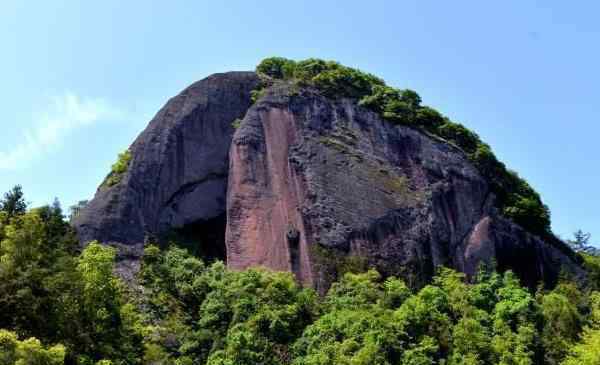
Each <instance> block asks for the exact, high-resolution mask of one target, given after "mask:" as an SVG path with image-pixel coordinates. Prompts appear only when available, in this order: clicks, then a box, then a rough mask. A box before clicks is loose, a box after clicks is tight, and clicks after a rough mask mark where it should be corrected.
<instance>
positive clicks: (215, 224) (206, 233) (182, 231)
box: [160, 213, 227, 262]
mask: <svg viewBox="0 0 600 365" xmlns="http://www.w3.org/2000/svg"><path fill="white" fill-rule="evenodd" d="M226 227H227V216H226V214H225V213H223V214H221V215H219V216H218V217H215V218H212V219H208V220H199V221H196V222H194V223H191V224H188V225H185V226H183V227H182V228H173V229H172V230H171V231H170V232H169V233H167V234H165V235H164V236H163V237H161V239H160V245H161V246H162V247H163V248H164V247H166V246H168V245H171V244H174V245H176V246H179V247H182V248H185V249H187V250H188V251H189V252H190V253H191V254H192V255H194V256H196V257H199V258H201V259H203V260H204V261H205V262H213V261H223V262H225V261H226V258H227V250H226V248H225V229H226Z"/></svg>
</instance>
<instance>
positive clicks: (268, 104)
mask: <svg viewBox="0 0 600 365" xmlns="http://www.w3.org/2000/svg"><path fill="white" fill-rule="evenodd" d="M493 199H494V197H493V195H492V194H491V193H490V191H489V187H488V185H487V183H486V181H485V180H484V179H483V178H482V177H481V175H480V174H479V173H478V171H477V170H476V169H475V168H474V167H473V166H472V165H471V163H470V162H469V161H468V160H467V159H466V157H465V156H464V154H463V153H462V152H461V151H460V150H458V149H457V148H455V147H453V146H451V145H449V144H448V143H446V142H443V141H440V140H436V139H435V138H434V137H431V136H426V135H424V134H422V133H421V132H417V131H415V130H413V129H410V128H407V127H403V126H393V125H391V124H389V123H387V122H384V121H382V120H381V119H380V118H379V117H378V116H377V115H376V114H374V113H372V112H370V111H368V110H366V109H364V108H361V107H359V106H358V105H357V104H356V102H354V101H351V100H332V99H329V98H325V97H322V96H319V95H318V94H316V93H313V92H310V91H307V90H303V91H300V92H299V91H298V90H295V89H294V88H293V87H291V88H290V89H286V87H285V86H283V87H280V88H279V89H275V90H273V89H272V90H270V92H268V93H267V95H266V96H265V97H263V98H262V99H261V100H259V102H258V103H257V104H255V105H254V106H253V107H252V108H251V109H250V110H249V111H248V113H247V114H246V117H245V118H244V120H243V122H242V124H241V128H239V129H238V131H237V132H236V134H235V136H234V139H233V144H232V147H231V152H230V170H229V188H228V196H227V218H228V225H227V234H226V242H227V250H228V251H227V259H228V265H229V266H230V267H232V268H236V269H242V268H247V267H250V266H255V265H262V266H266V267H270V268H274V269H277V270H291V271H293V272H294V273H295V274H296V275H297V277H298V278H299V279H300V280H301V281H303V282H305V283H307V284H310V285H313V286H315V287H317V288H318V289H320V290H324V289H325V288H326V287H327V286H328V284H329V283H330V282H331V281H332V280H333V279H334V278H335V276H336V275H338V274H339V273H340V272H342V271H344V270H346V269H352V268H355V269H356V268H358V269H360V268H367V267H376V268H378V269H379V270H380V271H381V272H383V273H384V274H387V275H402V276H404V277H406V278H408V279H409V280H414V281H415V283H416V284H420V283H422V282H424V281H425V280H426V279H428V278H429V277H430V276H431V275H432V274H433V273H434V270H435V267H436V266H439V265H447V266H451V267H454V268H456V269H459V270H461V271H464V272H466V273H468V274H474V273H475V271H476V270H477V268H478V265H479V263H480V262H481V261H484V262H491V261H492V260H495V261H496V262H497V264H498V266H499V267H500V268H502V269H506V268H512V269H514V270H515V271H516V272H517V273H519V274H520V276H521V277H522V279H523V280H524V281H525V282H526V283H527V284H530V285H535V284H536V283H537V282H538V281H539V280H546V281H548V282H552V281H554V280H555V279H556V277H557V275H558V273H559V271H560V270H561V268H562V267H564V268H566V269H567V270H571V271H572V272H573V273H574V274H576V275H581V274H582V273H581V270H580V269H579V267H578V265H577V264H576V263H575V262H574V261H573V258H572V257H570V256H569V255H568V254H565V253H564V252H563V251H561V250H560V249H558V248H555V247H554V246H552V245H550V244H547V243H544V242H542V241H541V240H539V239H538V238H536V237H534V236H532V235H530V234H528V233H526V232H524V231H523V230H522V229H520V228H519V227H518V226H516V225H514V224H512V223H511V222H509V221H507V220H505V219H503V218H501V217H499V216H498V214H497V213H496V211H495V209H494V208H493ZM357 266H358V267H357Z"/></svg>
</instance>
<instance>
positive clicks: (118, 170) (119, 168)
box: [105, 150, 131, 186]
mask: <svg viewBox="0 0 600 365" xmlns="http://www.w3.org/2000/svg"><path fill="white" fill-rule="evenodd" d="M130 161H131V152H130V151H129V150H127V151H125V152H122V153H119V157H118V159H117V162H115V163H114V164H113V165H112V167H111V170H110V174H109V175H108V177H107V178H106V181H105V184H106V185H107V186H114V185H116V184H118V183H119V182H120V181H121V178H122V177H123V174H124V173H125V172H127V169H128V168H129V162H130Z"/></svg>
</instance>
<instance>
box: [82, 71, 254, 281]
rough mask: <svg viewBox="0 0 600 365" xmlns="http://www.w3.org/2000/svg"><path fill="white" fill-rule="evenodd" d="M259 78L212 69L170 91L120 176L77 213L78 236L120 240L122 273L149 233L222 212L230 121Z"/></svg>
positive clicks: (115, 242) (239, 114)
mask: <svg viewBox="0 0 600 365" xmlns="http://www.w3.org/2000/svg"><path fill="white" fill-rule="evenodd" d="M257 84H258V78H257V76H256V75H255V74H254V73H253V72H230V73H224V74H215V75H212V76H210V77H208V78H206V79H204V80H201V81H199V82H196V83H194V84H193V85H191V86H190V87H188V88H186V89H185V90H184V91H182V92H181V93H180V94H179V95H177V96H176V97H174V98H172V99H171V100H170V101H169V102H168V103H167V104H166V105H165V106H164V107H163V108H162V109H161V110H160V111H159V112H158V114H157V115H156V116H155V117H154V119H152V121H151V122H150V124H149V125H148V127H147V128H146V130H145V131H144V132H143V133H142V134H141V135H140V136H139V137H138V138H137V139H136V140H135V142H134V143H133V144H132V145H131V147H130V151H131V155H132V160H131V162H130V164H129V168H128V170H127V172H126V173H125V174H124V175H123V176H122V177H121V180H120V182H119V183H118V184H116V185H114V186H112V187H109V186H107V185H106V184H103V185H101V186H100V187H99V188H98V191H97V193H96V196H95V197H94V199H93V200H92V201H91V202H90V203H89V205H88V206H87V207H86V208H85V209H83V211H82V212H81V213H80V214H79V216H78V217H77V218H76V219H75V221H74V226H75V228H76V230H77V232H78V234H79V237H80V240H81V241H82V242H83V243H85V242H88V241H91V240H99V241H101V242H105V243H110V244H113V245H116V246H118V247H119V248H120V250H119V251H120V259H121V268H122V269H123V271H124V273H125V274H126V275H127V274H128V273H130V272H131V271H132V270H131V269H129V268H128V266H129V264H132V265H134V266H135V265H136V264H137V261H138V259H139V257H140V255H141V250H142V247H143V243H144V241H145V240H146V239H147V238H148V237H157V236H160V235H163V234H166V233H167V232H169V231H170V230H171V229H178V228H184V227H185V226H187V225H191V224H196V225H198V224H201V223H202V222H203V221H209V220H214V219H216V218H218V217H222V218H223V219H224V214H225V208H226V205H225V196H226V188H227V175H228V152H229V145H230V143H231V138H232V135H233V132H234V128H233V127H232V122H233V121H234V120H235V119H236V118H241V117H243V116H244V114H245V112H246V110H247V109H248V107H249V106H250V92H251V91H252V90H253V89H254V88H255V87H256V86H257ZM223 223H224V222H223ZM212 224H217V223H215V222H214V221H213V223H212ZM223 227H224V224H223ZM223 230H224V228H223ZM223 234H224V232H222V233H221V235H223ZM215 244H219V243H218V242H215ZM221 244H222V243H221ZM134 270H135V267H134V268H133V271H134Z"/></svg>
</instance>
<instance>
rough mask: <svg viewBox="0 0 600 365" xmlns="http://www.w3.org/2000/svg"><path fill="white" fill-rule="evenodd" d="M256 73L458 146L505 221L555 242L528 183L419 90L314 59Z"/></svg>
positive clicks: (278, 63) (272, 63) (278, 61)
mask: <svg viewBox="0 0 600 365" xmlns="http://www.w3.org/2000/svg"><path fill="white" fill-rule="evenodd" d="M256 72H257V73H258V74H259V75H260V76H261V78H262V79H263V80H266V81H265V82H263V86H262V87H263V88H264V87H266V86H269V85H272V84H274V83H276V82H278V81H288V82H292V83H294V84H295V85H298V86H303V87H311V88H313V89H316V90H318V91H319V92H321V93H322V94H323V95H325V96H327V97H330V98H352V99H356V100H357V101H358V103H359V105H361V106H363V107H365V108H368V109H370V110H372V111H373V112H375V113H377V114H379V115H380V116H381V117H382V118H383V119H385V120H387V121H389V122H390V123H394V124H398V125H405V126H409V127H412V128H415V129H419V130H422V131H423V132H426V133H428V134H431V135H434V136H437V137H440V138H442V139H444V140H446V141H448V142H449V143H451V144H453V145H455V146H457V147H459V148H460V149H462V150H463V151H464V152H465V154H466V155H467V157H468V158H469V159H470V160H471V162H472V163H473V164H474V165H475V166H476V167H477V168H478V169H479V171H480V172H481V174H482V175H483V176H484V177H485V178H486V179H487V181H488V183H489V184H490V187H491V189H492V191H493V192H494V194H495V195H496V197H497V199H496V203H497V207H498V208H499V209H500V211H501V212H502V213H503V214H504V215H505V216H506V217H508V218H510V219H512V220H513V221H514V222H515V223H517V224H519V225H521V226H522V227H523V228H525V229H526V230H528V231H529V232H531V233H534V234H537V235H540V236H542V237H544V238H554V236H553V234H552V232H551V228H550V211H549V209H548V207H547V206H546V205H544V203H543V202H542V200H541V198H540V195H539V194H538V193H537V192H536V191H535V190H534V189H533V188H532V187H531V186H530V185H529V184H528V183H527V181H525V180H524V179H523V178H521V177H519V175H518V174H517V173H516V172H514V171H511V170H509V169H508V168H507V167H506V166H505V165H504V164H503V163H502V162H500V161H499V160H498V159H497V158H496V156H495V155H494V153H493V152H492V149H491V148H490V146H489V145H487V144H486V143H484V142H483V141H481V139H480V138H479V136H478V135H477V134H475V133H474V132H472V131H470V130H469V129H467V128H465V127H464V126H463V125H461V124H459V123H455V122H452V121H451V120H449V119H448V118H447V117H445V116H443V115H442V114H441V113H439V112H438V111H436V110H435V109H433V108H430V107H428V106H424V105H421V98H420V96H419V95H418V94H417V93H416V92H415V91H413V90H409V89H405V90H400V89H396V88H393V87H391V86H388V85H386V83H385V82H384V81H383V80H382V79H380V78H378V77H376V76H374V75H372V74H369V73H365V72H362V71H360V70H357V69H354V68H351V67H346V66H343V65H341V64H339V63H338V62H335V61H324V60H320V59H315V58H310V59H307V60H303V61H293V60H289V59H286V58H282V57H271V58H267V59H265V60H263V61H262V62H261V63H260V64H259V65H258V66H257V67H256ZM264 90H265V89H258V90H256V91H255V92H254V93H253V100H254V101H256V100H257V98H259V97H260V96H261V95H263V94H264ZM325 143H327V144H329V145H330V146H331V147H334V148H336V149H340V151H341V149H342V146H339V145H338V144H336V143H334V142H332V141H325ZM551 241H552V242H554V241H556V239H553V240H551Z"/></svg>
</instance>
